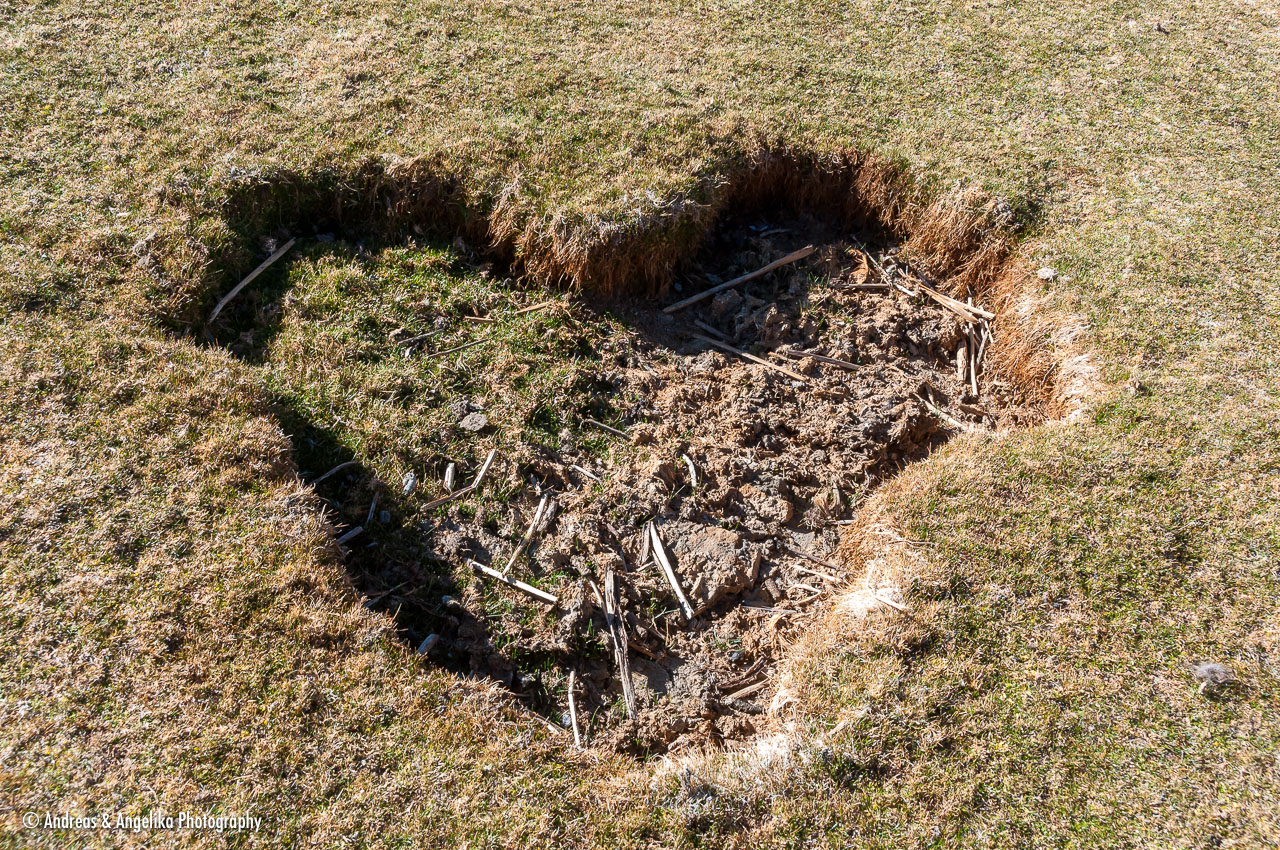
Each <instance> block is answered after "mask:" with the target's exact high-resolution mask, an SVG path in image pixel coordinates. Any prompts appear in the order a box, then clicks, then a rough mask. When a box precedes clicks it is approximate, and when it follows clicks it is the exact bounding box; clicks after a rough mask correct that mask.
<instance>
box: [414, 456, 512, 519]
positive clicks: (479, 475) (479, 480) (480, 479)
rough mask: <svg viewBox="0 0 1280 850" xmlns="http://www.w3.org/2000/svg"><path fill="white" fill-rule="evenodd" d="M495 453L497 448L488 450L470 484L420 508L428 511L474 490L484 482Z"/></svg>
mask: <svg viewBox="0 0 1280 850" xmlns="http://www.w3.org/2000/svg"><path fill="white" fill-rule="evenodd" d="M497 453H498V450H497V449H490V450H489V456H488V457H486V458H485V459H484V465H483V466H481V467H480V471H479V472H478V473H476V480H475V481H472V482H471V483H470V484H468V485H467V486H466V487H463V488H462V489H461V490H454V491H453V492H452V493H450V494H449V495H447V496H441V497H440V498H439V499H436V500H435V501H431V502H427V503H426V504H425V505H423V506H422V510H424V511H429V510H431V509H432V508H438V507H440V506H441V505H443V504H444V503H445V502H452V501H453V500H454V499H460V498H462V497H463V496H465V495H467V494H468V493H470V492H471V491H472V490H475V489H476V488H478V487H479V486H480V485H481V483H483V482H484V476H485V473H487V472H488V471H489V465H490V464H491V463H493V458H494V455H496V454H497Z"/></svg>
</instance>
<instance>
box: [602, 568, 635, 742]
mask: <svg viewBox="0 0 1280 850" xmlns="http://www.w3.org/2000/svg"><path fill="white" fill-rule="evenodd" d="M617 593H618V577H617V576H616V575H615V574H614V572H613V568H612V567H605V570H604V619H605V623H606V624H607V625H608V626H609V635H610V636H611V637H612V638H613V657H614V660H615V661H617V663H618V676H619V677H620V678H621V679H622V700H623V702H624V703H625V704H626V707H627V717H629V718H634V717H635V716H636V693H635V688H634V687H633V686H632V684H631V659H630V658H629V657H628V656H627V644H628V641H627V627H626V624H625V623H623V621H622V616H621V615H620V613H619V611H618V601H617Z"/></svg>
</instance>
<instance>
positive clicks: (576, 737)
mask: <svg viewBox="0 0 1280 850" xmlns="http://www.w3.org/2000/svg"><path fill="white" fill-rule="evenodd" d="M577 680H578V671H577V670H570V671H569V722H570V723H571V724H572V725H573V745H574V746H575V747H577V748H578V749H582V733H581V732H580V731H578V703H577V701H576V700H575V699H574V698H573V688H574V685H576V684H577Z"/></svg>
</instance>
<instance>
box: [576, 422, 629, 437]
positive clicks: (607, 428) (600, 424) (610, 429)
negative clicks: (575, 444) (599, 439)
mask: <svg viewBox="0 0 1280 850" xmlns="http://www.w3.org/2000/svg"><path fill="white" fill-rule="evenodd" d="M582 421H583V422H584V423H585V424H587V425H594V426H595V427H597V428H599V429H600V430H602V431H608V432H609V433H610V434H613V435H615V436H618V437H622V438H623V439H630V437H628V436H627V432H626V431H619V430H618V429H617V428H614V427H612V426H610V425H606V424H604V423H603V422H597V421H596V420H594V419H583V420H582Z"/></svg>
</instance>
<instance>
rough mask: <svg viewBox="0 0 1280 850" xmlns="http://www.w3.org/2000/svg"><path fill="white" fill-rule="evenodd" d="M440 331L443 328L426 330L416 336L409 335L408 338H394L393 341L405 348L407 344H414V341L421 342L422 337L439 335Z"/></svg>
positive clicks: (428, 337) (442, 331) (427, 337)
mask: <svg viewBox="0 0 1280 850" xmlns="http://www.w3.org/2000/svg"><path fill="white" fill-rule="evenodd" d="M442 333H444V330H443V329H439V330H434V331H427V332H426V333H424V334H418V335H417V336H411V337H409V338H408V339H400V340H396V341H395V344H396V345H402V346H404V347H405V348H408V347H409V346H411V345H414V344H415V343H419V342H422V341H423V340H424V339H430V338H431V337H433V336H439V335H440V334H442Z"/></svg>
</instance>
